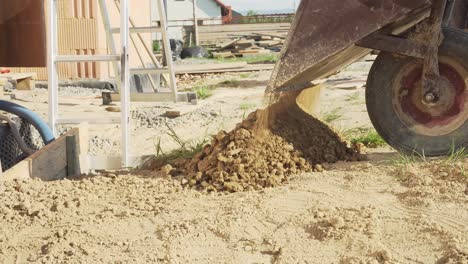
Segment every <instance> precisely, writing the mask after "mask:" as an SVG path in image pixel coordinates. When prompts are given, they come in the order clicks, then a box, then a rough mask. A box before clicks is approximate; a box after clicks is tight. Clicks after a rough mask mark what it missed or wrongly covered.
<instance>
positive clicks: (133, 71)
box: [130, 67, 169, 74]
mask: <svg viewBox="0 0 468 264" xmlns="http://www.w3.org/2000/svg"><path fill="white" fill-rule="evenodd" d="M130 73H131V74H158V73H159V74H163V73H169V69H168V68H166V67H164V68H146V69H145V68H133V69H130Z"/></svg>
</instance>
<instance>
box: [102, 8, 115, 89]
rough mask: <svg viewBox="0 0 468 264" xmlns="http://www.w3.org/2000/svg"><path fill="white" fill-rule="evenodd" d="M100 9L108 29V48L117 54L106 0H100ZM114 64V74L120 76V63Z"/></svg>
mask: <svg viewBox="0 0 468 264" xmlns="http://www.w3.org/2000/svg"><path fill="white" fill-rule="evenodd" d="M99 10H100V11H101V17H102V22H103V24H104V29H105V30H106V38H107V43H108V44H107V45H108V49H109V50H110V52H111V54H113V55H115V54H117V49H116V47H115V42H114V36H113V35H112V32H111V26H110V18H109V12H108V10H107V6H106V2H105V0H99ZM112 66H113V69H114V74H115V76H119V74H120V69H119V65H118V63H117V62H116V61H113V62H112ZM116 79H117V82H118V83H117V90H118V91H119V90H120V83H119V82H120V80H119V79H118V78H116Z"/></svg>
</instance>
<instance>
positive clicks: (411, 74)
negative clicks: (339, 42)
mask: <svg viewBox="0 0 468 264" xmlns="http://www.w3.org/2000/svg"><path fill="white" fill-rule="evenodd" d="M444 35H445V39H444V41H443V43H442V45H441V47H440V48H439V68H440V74H441V77H442V82H441V83H442V85H441V87H440V97H439V100H438V101H437V103H435V105H432V106H429V105H427V104H424V103H422V101H423V100H422V94H423V93H422V92H421V89H422V86H421V76H422V60H418V59H415V58H410V57H402V56H397V55H394V54H390V53H385V52H382V53H381V54H380V55H379V56H378V57H377V59H376V61H375V62H374V65H373V66H372V68H371V70H370V73H369V77H368V80H367V90H366V105H367V111H368V113H369V117H370V119H371V121H372V124H373V125H374V127H375V129H376V130H377V132H378V133H379V134H380V135H381V136H382V138H383V139H384V140H385V141H387V143H389V144H390V145H391V146H393V147H394V148H396V149H398V150H400V151H403V152H407V153H408V152H416V153H419V154H421V155H425V156H441V155H446V154H448V153H450V151H453V150H458V149H460V148H464V147H465V148H466V147H468V122H467V119H468V88H467V87H468V52H466V51H467V50H468V34H467V33H465V32H463V31H460V30H456V29H451V28H444Z"/></svg>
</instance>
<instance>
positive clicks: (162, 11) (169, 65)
mask: <svg viewBox="0 0 468 264" xmlns="http://www.w3.org/2000/svg"><path fill="white" fill-rule="evenodd" d="M158 11H159V19H160V21H161V28H162V30H161V34H162V39H163V48H164V54H165V56H166V62H167V68H168V70H169V85H170V86H171V90H172V93H173V95H174V102H177V81H176V78H175V74H174V65H173V63H172V52H171V43H170V42H169V39H168V36H167V17H166V7H165V6H164V3H163V0H158Z"/></svg>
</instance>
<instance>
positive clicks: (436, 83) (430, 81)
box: [422, 0, 447, 104]
mask: <svg viewBox="0 0 468 264" xmlns="http://www.w3.org/2000/svg"><path fill="white" fill-rule="evenodd" d="M446 6H447V0H436V1H434V5H433V7H432V12H431V16H430V17H429V29H428V32H427V33H426V34H427V35H426V36H427V43H428V49H427V53H426V56H425V58H424V66H423V80H422V85H423V89H422V93H423V94H422V95H423V97H422V98H423V103H425V104H434V103H436V102H437V101H438V100H439V97H440V96H439V90H440V89H439V87H440V85H442V84H441V81H440V72H439V46H440V43H441V42H442V40H443V35H442V22H443V18H444V12H445V9H446Z"/></svg>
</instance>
